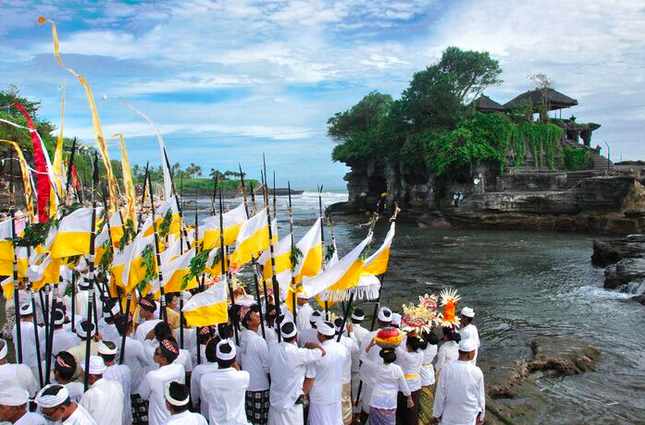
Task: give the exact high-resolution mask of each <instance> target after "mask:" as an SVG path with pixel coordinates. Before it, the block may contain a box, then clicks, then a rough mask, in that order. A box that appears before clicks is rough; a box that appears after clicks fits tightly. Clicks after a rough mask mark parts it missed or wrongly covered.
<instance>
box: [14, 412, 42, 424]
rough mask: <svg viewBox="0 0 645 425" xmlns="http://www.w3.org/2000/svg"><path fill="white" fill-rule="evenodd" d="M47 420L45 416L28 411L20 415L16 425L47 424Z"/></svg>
mask: <svg viewBox="0 0 645 425" xmlns="http://www.w3.org/2000/svg"><path fill="white" fill-rule="evenodd" d="M46 424H47V421H46V420H45V418H43V417H42V416H40V415H39V414H38V413H32V412H27V413H25V414H24V415H22V416H21V417H20V419H18V420H17V421H16V422H14V425H46Z"/></svg>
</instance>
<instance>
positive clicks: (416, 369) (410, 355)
mask: <svg viewBox="0 0 645 425" xmlns="http://www.w3.org/2000/svg"><path fill="white" fill-rule="evenodd" d="M404 343H405V348H403V347H402V346H399V347H397V348H396V350H395V353H396V357H397V359H396V364H398V365H399V366H401V369H402V370H403V375H404V377H405V380H406V382H407V383H408V387H409V389H410V393H411V397H412V401H413V402H414V403H413V404H412V406H411V407H410V406H409V403H408V402H407V400H406V397H405V395H404V394H402V393H399V398H398V408H397V411H396V417H397V420H398V422H399V423H400V424H402V425H417V423H418V421H419V418H418V417H419V393H420V392H421V365H422V364H423V353H422V352H421V350H420V349H419V348H420V347H419V346H420V344H421V342H420V338H419V337H417V336H416V335H414V334H412V333H409V334H408V335H407V337H406V338H405V341H404ZM401 345H403V344H401Z"/></svg>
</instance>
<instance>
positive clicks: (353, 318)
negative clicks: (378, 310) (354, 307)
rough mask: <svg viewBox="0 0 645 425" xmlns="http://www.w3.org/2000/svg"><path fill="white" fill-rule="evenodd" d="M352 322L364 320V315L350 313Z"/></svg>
mask: <svg viewBox="0 0 645 425" xmlns="http://www.w3.org/2000/svg"><path fill="white" fill-rule="evenodd" d="M352 320H365V314H361V315H358V314H356V313H352Z"/></svg>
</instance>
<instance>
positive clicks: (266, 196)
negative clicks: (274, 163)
mask: <svg viewBox="0 0 645 425" xmlns="http://www.w3.org/2000/svg"><path fill="white" fill-rule="evenodd" d="M262 165H263V168H264V179H265V184H264V207H265V208H266V209H267V226H268V228H269V254H270V255H271V275H272V276H271V282H272V283H273V301H274V304H275V309H276V312H277V313H280V284H279V283H278V277H277V276H276V272H275V253H274V250H273V229H272V228H271V208H270V207H269V190H268V188H267V184H266V180H267V171H266V167H267V164H266V158H265V156H264V154H262ZM281 340H282V336H281V334H280V332H278V342H280V341H281Z"/></svg>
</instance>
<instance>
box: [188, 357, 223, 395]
mask: <svg viewBox="0 0 645 425" xmlns="http://www.w3.org/2000/svg"><path fill="white" fill-rule="evenodd" d="M202 359H203V360H204V361H205V359H204V358H202ZM217 369H218V366H217V363H202V364H198V365H197V366H195V369H193V373H192V374H191V375H190V399H191V401H192V402H193V407H197V406H198V405H199V402H200V401H201V398H202V397H201V388H200V384H201V380H202V376H204V375H206V374H207V373H211V372H214V371H216V370H217Z"/></svg>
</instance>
